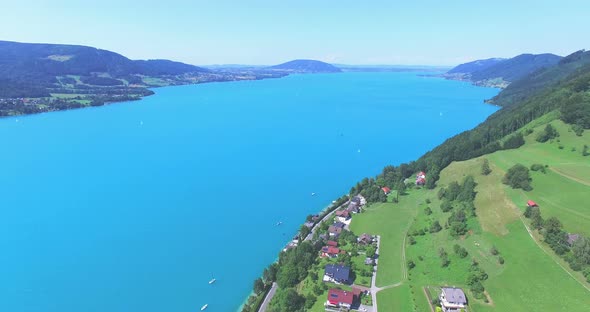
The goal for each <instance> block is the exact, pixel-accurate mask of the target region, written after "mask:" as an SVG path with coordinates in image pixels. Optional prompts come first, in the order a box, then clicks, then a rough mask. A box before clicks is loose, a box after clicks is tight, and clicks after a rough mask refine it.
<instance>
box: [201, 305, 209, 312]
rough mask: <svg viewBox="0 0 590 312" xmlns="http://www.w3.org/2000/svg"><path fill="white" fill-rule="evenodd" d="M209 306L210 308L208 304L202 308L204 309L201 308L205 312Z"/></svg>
mask: <svg viewBox="0 0 590 312" xmlns="http://www.w3.org/2000/svg"><path fill="white" fill-rule="evenodd" d="M208 306H209V305H208V304H206V305H204V306H202V307H201V311H203V310H205V309H207V307H208Z"/></svg>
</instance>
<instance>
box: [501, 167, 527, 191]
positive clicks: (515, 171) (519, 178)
mask: <svg viewBox="0 0 590 312" xmlns="http://www.w3.org/2000/svg"><path fill="white" fill-rule="evenodd" d="M502 182H503V183H504V184H507V185H510V186H511V187H512V188H513V189H517V188H520V189H523V190H525V191H531V190H532V189H533V188H532V186H531V177H530V175H529V169H528V168H527V167H525V166H523V165H521V164H516V165H514V166H512V167H511V168H510V169H508V171H507V172H506V175H504V179H503V180H502Z"/></svg>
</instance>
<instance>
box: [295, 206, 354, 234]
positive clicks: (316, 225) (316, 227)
mask: <svg viewBox="0 0 590 312" xmlns="http://www.w3.org/2000/svg"><path fill="white" fill-rule="evenodd" d="M348 203H350V201H346V202H345V203H344V204H342V205H340V206H338V208H336V209H334V210H332V211H331V212H330V213H328V214H327V215H325V216H324V217H323V218H322V219H321V220H320V221H318V222H316V224H315V225H314V226H313V227H312V228H311V232H309V234H307V237H305V239H304V241H308V240H310V239H312V238H313V234H314V233H315V231H316V230H317V229H318V228H319V226H320V225H321V224H322V222H324V221H325V220H326V219H328V218H329V217H330V216H331V215H333V214H334V213H335V212H336V211H337V210H338V209H340V208H342V207H344V206H346V205H348Z"/></svg>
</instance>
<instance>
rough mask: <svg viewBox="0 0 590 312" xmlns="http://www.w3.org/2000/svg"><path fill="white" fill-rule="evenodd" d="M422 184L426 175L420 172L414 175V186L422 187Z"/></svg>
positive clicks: (424, 182)
mask: <svg viewBox="0 0 590 312" xmlns="http://www.w3.org/2000/svg"><path fill="white" fill-rule="evenodd" d="M424 184H426V173H424V171H420V172H418V174H417V175H416V185H424Z"/></svg>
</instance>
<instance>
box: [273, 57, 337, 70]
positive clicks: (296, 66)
mask: <svg viewBox="0 0 590 312" xmlns="http://www.w3.org/2000/svg"><path fill="white" fill-rule="evenodd" d="M269 69H273V70H281V71H288V72H293V73H339V72H341V71H342V70H341V69H340V68H338V67H336V66H334V65H332V64H328V63H325V62H321V61H315V60H293V61H290V62H286V63H282V64H279V65H274V66H271V67H269Z"/></svg>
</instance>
